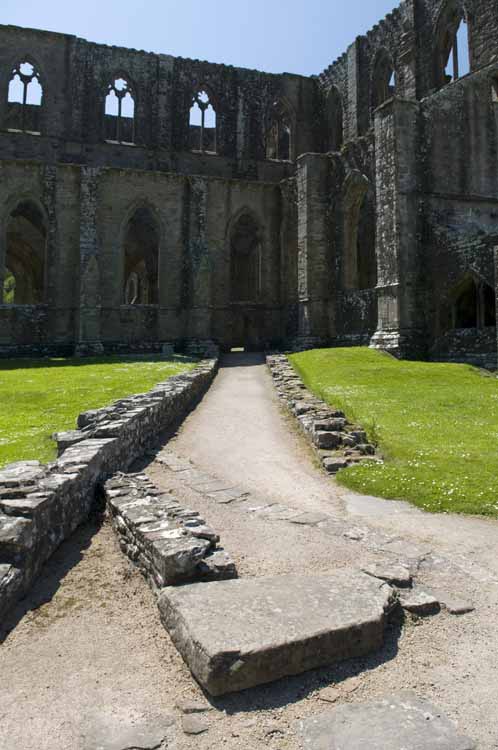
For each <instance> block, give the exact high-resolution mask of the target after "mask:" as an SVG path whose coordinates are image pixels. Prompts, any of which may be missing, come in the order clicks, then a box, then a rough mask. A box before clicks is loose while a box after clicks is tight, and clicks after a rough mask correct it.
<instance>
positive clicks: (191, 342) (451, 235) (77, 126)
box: [0, 0, 498, 362]
mask: <svg viewBox="0 0 498 750" xmlns="http://www.w3.org/2000/svg"><path fill="white" fill-rule="evenodd" d="M462 15H463V16H464V17H465V19H466V20H467V22H468V27H469V38H470V58H471V60H470V61H471V68H472V72H471V74H470V75H468V76H465V77H464V78H461V79H459V80H458V81H456V82H452V83H450V84H448V80H449V79H448V78H447V77H446V75H445V74H444V71H441V43H442V42H441V39H442V32H443V31H444V30H445V26H444V24H445V23H446V22H447V19H448V18H450V19H457V20H458V18H460V17H461V16H462ZM453 22H454V21H453V20H452V21H451V23H453ZM455 30H456V29H453V30H452V31H451V30H450V31H451V33H453V32H454V31H455ZM497 31H498V8H497V7H496V4H495V3H490V2H488V1H487V0H465V2H464V0H405V1H404V2H402V3H401V5H400V6H399V7H397V8H395V9H394V10H393V11H392V13H390V14H388V15H387V16H386V18H385V19H383V20H382V21H380V22H379V24H377V25H376V26H375V27H374V28H373V29H371V30H370V31H369V32H367V33H366V34H365V35H363V36H360V37H358V38H357V39H356V40H355V42H354V43H353V44H352V45H351V46H350V47H349V49H348V50H347V51H346V52H345V53H344V54H343V55H342V56H341V57H340V58H338V59H337V60H336V61H335V62H334V63H333V64H332V65H331V66H330V67H329V68H327V69H326V70H325V71H324V72H323V73H321V74H320V75H319V76H316V77H314V78H306V77H302V76H296V75H290V74H283V75H270V74H266V73H262V72H259V71H256V70H243V69H240V68H234V67H231V66H225V65H219V64H211V63H207V62H204V61H199V60H187V59H183V58H173V57H171V56H168V55H162V54H153V53H147V52H143V51H137V50H126V49H123V48H119V47H109V46H105V45H97V44H93V43H90V42H86V41H85V40H82V39H78V38H76V37H73V36H65V35H62V34H52V33H49V32H42V31H34V30H29V29H17V28H13V27H6V26H0V169H1V170H2V171H1V175H2V177H3V179H2V180H1V181H0V224H1V226H0V230H1V231H0V282H2V278H1V277H2V274H4V269H5V263H4V259H5V253H6V236H5V225H6V220H7V218H8V216H9V211H12V207H13V206H15V205H16V200H21V199H22V198H23V197H24V198H25V197H26V196H28V197H29V199H30V200H32V201H34V202H36V205H37V206H39V209H40V212H41V213H42V214H43V217H44V226H45V228H46V233H47V240H46V241H47V245H46V268H47V273H46V283H45V291H44V298H43V300H42V302H41V303H39V304H36V305H30V306H28V305H0V321H1V322H2V326H1V328H0V354H1V353H3V354H5V353H14V352H15V351H19V352H20V351H30V347H31V351H33V352H34V351H38V352H46V351H48V350H49V348H50V347H52V349H54V347H55V348H57V347H59V348H61V347H62V349H64V347H66V348H67V347H71V346H76V347H77V350H78V352H79V353H82V354H85V353H87V354H88V353H99V352H102V351H103V350H104V349H107V350H108V351H121V350H124V349H126V348H131V349H142V350H149V349H152V350H157V349H159V348H160V346H161V344H162V342H167V341H173V342H174V343H175V344H176V345H178V346H191V347H192V346H193V347H194V349H196V350H197V349H198V348H199V347H200V346H201V344H200V343H199V342H209V341H210V340H214V341H216V342H217V343H218V344H220V345H221V346H222V347H223V348H230V347H231V346H233V345H246V346H247V347H248V348H256V347H265V346H277V345H280V344H283V343H287V344H293V345H296V346H299V347H303V346H309V345H312V344H316V343H326V344H329V343H341V344H353V343H368V342H369V341H371V342H372V344H373V345H374V346H378V347H379V348H383V349H386V348H387V349H389V350H390V351H392V352H393V353H394V354H397V355H400V356H434V357H444V358H448V357H449V358H452V357H455V358H457V357H459V358H461V357H464V358H465V351H467V350H468V352H469V354H471V355H472V357H474V359H475V356H477V355H478V356H479V357H480V358H481V359H482V360H486V361H487V362H488V361H490V358H491V357H492V356H494V351H495V349H496V347H494V346H493V344H492V342H493V332H492V330H489V331H482V330H480V331H478V332H475V333H474V337H473V338H472V335H471V334H469V333H468V332H467V333H466V334H465V335H455V333H454V332H453V333H452V332H451V331H452V330H453V329H450V328H448V323H447V319H448V314H447V312H446V313H445V312H444V310H442V308H444V306H445V305H446V306H447V301H448V299H449V297H450V296H451V295H454V288H455V285H457V284H458V283H459V279H461V278H462V277H463V276H465V274H468V273H471V274H474V277H475V278H476V279H477V283H481V282H482V283H485V284H487V285H489V286H493V287H495V285H496V282H495V279H494V271H493V263H492V260H493V248H494V247H495V245H496V244H497V243H496V242H495V235H496V234H497V228H496V223H497V222H496V212H495V205H496V202H497V198H498V196H497V189H498V173H497V170H498V158H497V154H498V140H497V128H498V109H497V108H498V105H497V103H496V102H497V100H498V70H497V69H496V66H497V63H496V57H497V52H496V45H495V39H496V32H497ZM443 36H444V35H443ZM447 51H448V50H446V52H447ZM27 53H29V54H28V57H26V54H27ZM444 54H445V53H444ZM19 55H21V57H22V58H24V59H29V60H30V61H31V62H32V63H33V64H34V65H35V66H36V69H37V70H38V71H39V73H40V77H41V82H42V84H43V89H44V106H43V111H42V117H41V121H40V131H41V133H40V134H39V135H33V134H30V133H22V132H7V131H6V130H5V128H4V127H3V126H4V124H5V114H6V95H7V86H8V81H9V76H10V73H11V71H12V68H13V65H15V64H17V63H18V62H19V61H20V59H21V58H19ZM443 56H444V55H443ZM438 66H439V67H438ZM391 73H392V74H394V79H391V77H390V76H391ZM117 76H122V77H126V80H127V81H128V83H129V84H130V86H131V88H132V91H133V94H134V97H135V122H134V125H135V129H134V143H133V145H131V144H129V143H122V142H109V141H106V136H107V134H108V133H107V130H106V127H107V126H106V121H105V118H104V100H105V95H106V93H107V90H108V86H109V84H110V82H112V80H113V79H114V78H115V77H117ZM393 80H394V87H393V85H392V84H393ZM201 89H202V90H206V91H207V92H208V94H209V98H210V101H211V102H212V103H213V106H214V108H215V110H216V115H217V118H216V132H215V133H214V132H210V133H209V143H210V144H211V146H212V144H213V143H214V142H216V153H211V152H210V151H206V150H204V151H202V150H199V151H196V150H193V149H192V143H193V138H194V135H195V138H197V137H199V129H198V128H197V130H196V131H195V133H193V132H192V131H191V129H190V126H189V109H190V105H191V103H192V97H193V95H194V94H195V93H196V92H198V91H199V90H201ZM282 112H285V117H284V120H285V123H286V127H288V128H289V139H290V140H289V142H290V146H289V152H288V153H286V154H285V156H284V157H283V158H282V156H280V157H279V158H273V152H272V151H271V149H268V139H269V138H270V136H269V133H271V128H270V125H271V123H272V122H274V120H273V119H272V118H275V117H277V118H278V117H280V116H281V113H282ZM279 113H280V114H279ZM211 146H210V148H211ZM270 156H271V157H272V158H269V157H270ZM145 209H146V210H147V211H148V212H149V214H150V215H151V216H152V217H154V222H155V223H156V230H155V231H157V233H158V236H159V241H158V256H157V265H158V268H157V278H156V276H155V275H154V273H152V272H151V271H150V269H146V271H147V274H149V276H147V278H149V277H150V279H152V281H151V282H150V283H151V284H152V286H153V293H151V295H150V297H147V299H145V301H144V300H142V299H140V301H139V302H138V303H137V300H136V299H135V300H134V304H128V303H127V304H125V297H126V295H125V284H126V279H127V278H128V277H129V274H128V272H127V273H125V257H126V249H125V244H126V242H125V240H126V236H127V235H126V232H127V222H129V221H130V218H131V217H133V215H134V212H136V211H142V210H145ZM241 215H245V216H246V217H248V221H249V223H251V222H252V223H253V225H254V226H257V227H258V229H257V233H258V252H259V253H260V260H259V261H258V262H259V267H258V275H259V285H258V293H257V294H254V295H252V299H247V300H238V299H234V298H232V291H233V290H232V289H231V285H232V275H233V274H232V271H233V257H232V247H231V232H232V230H233V228H234V226H236V222H237V220H238V219H239V218H240V216H241ZM372 248H373V266H374V267H373V268H370V265H371V257H370V256H371V255H372ZM143 273H145V272H143ZM127 274H128V275H127ZM141 278H142V277H141ZM143 278H146V277H145V276H144V277H143ZM140 283H142V281H141V282H140ZM440 308H441V309H440ZM445 316H446V317H445ZM445 320H446V322H444V321H445ZM485 327H487V328H489V329H491V328H492V326H491V325H490V326H485ZM471 341H473V342H474V343H473V344H471V343H470V342H471ZM455 342H457V344H456V343H455ZM458 342H459V343H458ZM462 342H463V343H462ZM201 348H202V347H201ZM485 350H486V351H485Z"/></svg>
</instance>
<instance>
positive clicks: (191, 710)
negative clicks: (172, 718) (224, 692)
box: [176, 698, 213, 714]
mask: <svg viewBox="0 0 498 750" xmlns="http://www.w3.org/2000/svg"><path fill="white" fill-rule="evenodd" d="M176 707H177V709H178V710H179V711H181V712H182V714H203V713H206V712H207V711H212V710H213V707H212V706H211V705H210V704H209V703H208V702H207V701H204V700H203V701H200V700H189V699H188V698H180V699H179V700H177V701H176Z"/></svg>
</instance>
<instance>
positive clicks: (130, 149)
mask: <svg viewBox="0 0 498 750" xmlns="http://www.w3.org/2000/svg"><path fill="white" fill-rule="evenodd" d="M21 58H22V60H21ZM24 59H29V60H30V61H32V62H33V63H34V64H35V65H36V68H37V70H39V71H40V75H41V82H42V85H43V89H44V104H43V108H42V109H43V112H42V121H41V134H40V136H30V135H27V134H23V133H16V134H14V133H9V134H8V135H7V134H5V132H0V158H9V157H14V158H38V159H42V160H45V161H50V162H53V161H58V162H70V163H80V164H86V165H90V166H116V167H130V168H140V169H151V170H161V171H175V172H181V173H192V172H193V173H203V174H208V175H209V174H214V175H217V176H223V177H231V176H238V175H239V174H240V175H241V176H244V175H248V176H250V177H251V178H257V177H258V176H261V177H262V178H263V179H265V180H269V179H274V180H277V181H278V180H279V179H282V178H283V177H285V176H286V175H287V174H288V172H289V165H288V164H285V163H276V162H273V163H271V164H263V165H259V164H258V162H259V161H263V162H264V161H265V160H266V153H265V128H266V127H267V125H268V116H269V111H270V109H271V106H272V105H273V103H274V102H275V100H277V99H282V100H284V101H285V102H286V104H287V106H288V109H289V111H290V112H291V114H292V120H293V141H294V143H293V153H294V154H298V153H303V152H304V151H308V150H313V149H314V148H316V138H317V136H316V134H315V128H316V122H315V117H314V108H315V107H317V106H318V104H317V101H318V100H317V94H316V85H315V83H314V81H313V80H312V79H309V78H305V77H301V76H295V75H289V74H283V75H271V74H267V73H260V72H259V71H252V70H244V69H241V68H234V67H232V66H225V65H217V64H213V63H208V62H201V61H198V60H187V59H183V58H173V57H171V56H169V55H158V54H153V53H148V52H143V51H137V50H131V49H125V48H121V47H109V46H106V45H99V44H93V43H91V42H87V41H85V40H83V39H78V38H76V37H73V36H69V35H63V34H55V33H50V32H45V31H37V30H33V29H19V28H18V27H11V26H0V122H1V123H4V121H5V115H6V106H7V91H8V84H9V78H10V74H11V71H12V69H13V67H14V65H15V64H17V63H19V62H20V61H23V60H24ZM123 76H124V77H126V79H127V80H128V81H129V82H130V84H131V85H132V87H133V93H134V96H135V108H136V109H135V139H134V141H135V142H134V145H126V144H119V143H108V142H105V141H106V137H105V131H104V110H105V97H106V94H107V89H108V86H109V84H110V83H111V82H112V80H113V79H114V78H116V77H123ZM200 88H206V89H207V90H208V91H209V92H210V95H211V96H212V99H213V104H214V105H215V109H216V113H217V134H216V135H217V137H216V140H217V157H219V158H209V155H206V154H193V153H191V152H190V145H189V111H190V106H191V102H192V96H193V95H194V94H195V93H196V91H198V90H199V89H200ZM260 172H261V174H260Z"/></svg>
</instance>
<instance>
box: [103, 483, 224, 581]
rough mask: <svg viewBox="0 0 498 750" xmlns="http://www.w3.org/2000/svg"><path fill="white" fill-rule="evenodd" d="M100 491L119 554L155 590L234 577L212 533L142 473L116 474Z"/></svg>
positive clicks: (216, 537)
mask: <svg viewBox="0 0 498 750" xmlns="http://www.w3.org/2000/svg"><path fill="white" fill-rule="evenodd" d="M104 491H105V496H106V501H107V507H108V509H109V513H110V516H111V519H112V524H113V527H114V530H115V531H116V533H117V535H118V537H119V544H120V546H121V550H122V551H123V552H124V554H125V555H127V556H128V557H129V558H130V560H131V561H132V562H133V563H134V564H135V565H137V567H138V568H139V569H140V571H141V572H142V573H143V575H144V576H145V578H146V579H147V580H148V582H149V584H150V585H151V587H152V589H153V590H155V591H156V592H158V590H160V589H162V588H164V587H165V586H173V585H175V584H179V583H191V582H193V581H215V580H226V579H229V578H237V570H236V567H235V563H234V562H233V560H232V559H231V558H230V557H229V556H228V554H227V553H226V552H225V551H224V550H223V549H220V548H218V542H219V541H220V538H219V536H218V534H216V532H215V531H214V529H212V528H211V527H210V526H208V525H207V524H206V522H205V521H204V520H203V519H202V518H201V517H200V515H199V513H197V512H196V511H194V510H191V509H190V508H185V507H182V505H181V504H180V503H179V502H178V500H177V499H176V498H175V497H174V495H172V494H171V493H163V492H161V491H160V490H159V489H157V487H155V485H154V484H153V483H152V482H151V480H150V479H149V478H148V477H147V476H146V475H145V474H134V475H130V474H128V475H126V474H118V475H116V476H114V477H112V479H109V480H108V481H107V482H106V483H105V486H104Z"/></svg>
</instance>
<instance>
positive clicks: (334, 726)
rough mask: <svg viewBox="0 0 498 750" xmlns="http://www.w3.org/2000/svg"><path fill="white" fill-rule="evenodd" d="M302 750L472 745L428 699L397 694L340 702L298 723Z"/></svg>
mask: <svg viewBox="0 0 498 750" xmlns="http://www.w3.org/2000/svg"><path fill="white" fill-rule="evenodd" d="M299 731H300V734H301V736H302V738H303V743H304V748H306V750H367V748H368V750H475V748H476V745H475V744H474V743H473V742H472V740H470V739H468V738H467V737H463V736H461V735H459V734H458V733H457V729H456V727H455V725H454V724H453V723H452V722H451V721H450V720H449V719H447V718H446V717H445V716H444V715H443V714H442V713H441V711H439V710H438V709H437V708H436V707H435V706H433V705H432V704H431V703H428V702H427V701H425V700H421V699H419V698H418V697H417V696H416V695H415V694H414V693H399V694H398V695H393V696H389V697H386V698H385V699H383V700H380V701H377V702H375V703H364V704H363V703H355V704H349V703H348V704H344V705H342V706H337V708H334V709H332V710H331V711H327V712H326V713H324V714H321V715H319V716H314V717H312V718H310V719H306V720H305V721H302V722H300V724H299Z"/></svg>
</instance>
